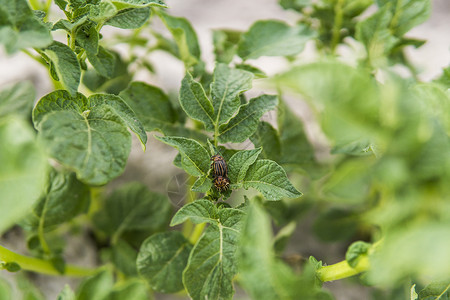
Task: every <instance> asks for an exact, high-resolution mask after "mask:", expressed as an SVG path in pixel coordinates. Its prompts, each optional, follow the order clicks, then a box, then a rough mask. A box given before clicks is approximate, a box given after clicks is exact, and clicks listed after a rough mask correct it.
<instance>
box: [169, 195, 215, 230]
mask: <svg viewBox="0 0 450 300" xmlns="http://www.w3.org/2000/svg"><path fill="white" fill-rule="evenodd" d="M217 219H218V211H217V208H216V206H215V205H214V204H213V203H212V202H211V201H209V200H202V199H200V200H195V201H194V202H191V203H189V204H186V205H185V206H183V207H182V208H180V209H179V210H178V211H177V213H176V214H175V215H174V216H173V218H172V221H171V222H170V226H175V225H178V224H181V223H183V222H185V221H187V220H190V221H191V222H192V223H194V224H201V223H211V222H217Z"/></svg>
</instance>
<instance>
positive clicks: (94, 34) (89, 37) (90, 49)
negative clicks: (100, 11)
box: [75, 21, 99, 57]
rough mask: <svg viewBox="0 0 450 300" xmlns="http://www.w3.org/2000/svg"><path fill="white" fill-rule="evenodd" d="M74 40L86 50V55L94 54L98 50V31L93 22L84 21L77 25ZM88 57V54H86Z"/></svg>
mask: <svg viewBox="0 0 450 300" xmlns="http://www.w3.org/2000/svg"><path fill="white" fill-rule="evenodd" d="M75 34H76V37H75V40H76V42H77V44H78V45H80V46H81V47H82V48H84V49H85V50H86V53H87V54H88V55H90V56H91V57H92V56H95V55H96V54H97V52H98V50H99V49H98V47H99V46H98V39H99V33H98V31H97V28H96V24H95V23H94V22H90V21H89V22H86V23H84V24H82V25H81V26H79V27H77V29H76V31H75ZM88 57H89V56H88Z"/></svg>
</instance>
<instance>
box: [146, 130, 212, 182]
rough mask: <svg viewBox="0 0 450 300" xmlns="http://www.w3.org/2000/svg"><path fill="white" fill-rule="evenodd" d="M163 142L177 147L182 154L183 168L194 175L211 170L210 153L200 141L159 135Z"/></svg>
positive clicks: (200, 174) (203, 173) (204, 173)
mask: <svg viewBox="0 0 450 300" xmlns="http://www.w3.org/2000/svg"><path fill="white" fill-rule="evenodd" d="M155 138H156V139H158V140H160V141H161V142H163V143H165V144H167V145H170V146H172V147H175V148H176V149H178V151H179V152H180V154H181V164H182V166H183V169H184V170H185V171H186V172H187V173H188V174H190V175H192V176H196V177H198V176H202V175H206V174H207V173H208V171H209V168H210V165H209V158H210V156H209V154H208V151H206V149H205V148H203V146H202V145H200V143H199V142H197V141H195V140H192V139H186V138H183V137H175V136H173V137H158V136H155Z"/></svg>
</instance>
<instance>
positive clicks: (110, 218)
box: [94, 183, 171, 242]
mask: <svg viewBox="0 0 450 300" xmlns="http://www.w3.org/2000/svg"><path fill="white" fill-rule="evenodd" d="M170 213H171V206H170V202H169V201H168V199H167V197H166V196H164V195H161V194H158V193H155V192H152V191H150V190H149V189H148V188H147V187H146V186H144V185H143V184H141V183H129V184H127V185H124V186H122V187H121V188H119V189H117V190H116V191H115V192H114V194H112V195H110V196H109V197H108V198H106V199H105V203H104V206H103V209H102V210H100V211H98V212H97V213H96V214H95V217H94V224H95V225H96V226H97V228H99V229H100V230H102V231H103V232H105V233H106V234H108V235H109V236H111V237H112V239H113V242H114V240H117V239H118V238H119V237H120V236H121V235H122V234H123V233H124V232H126V231H130V230H144V229H145V230H152V231H157V230H159V229H161V228H162V227H164V226H165V225H166V224H167V223H168V220H169V216H170Z"/></svg>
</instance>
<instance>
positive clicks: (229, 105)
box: [211, 64, 253, 125]
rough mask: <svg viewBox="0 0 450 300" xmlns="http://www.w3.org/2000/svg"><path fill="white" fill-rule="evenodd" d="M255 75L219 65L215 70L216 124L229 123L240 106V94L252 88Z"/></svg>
mask: <svg viewBox="0 0 450 300" xmlns="http://www.w3.org/2000/svg"><path fill="white" fill-rule="evenodd" d="M252 79H253V74H252V73H250V72H247V71H242V70H237V69H230V68H229V67H228V66H227V65H225V64H217V65H216V68H215V69H214V74H213V83H212V85H211V97H212V102H213V107H214V113H215V122H214V123H215V124H216V125H221V124H225V123H227V122H228V121H229V120H230V119H231V117H232V116H233V114H234V113H235V112H236V111H237V110H238V108H239V106H240V104H241V103H240V100H239V97H238V96H239V94H240V93H242V92H244V91H247V90H249V89H250V88H251V87H252Z"/></svg>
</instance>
